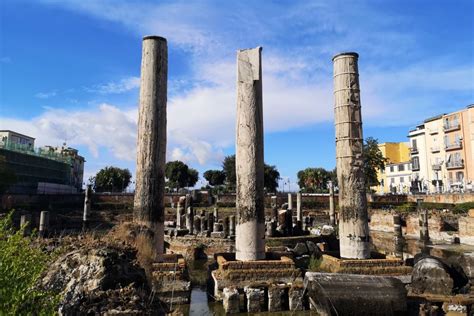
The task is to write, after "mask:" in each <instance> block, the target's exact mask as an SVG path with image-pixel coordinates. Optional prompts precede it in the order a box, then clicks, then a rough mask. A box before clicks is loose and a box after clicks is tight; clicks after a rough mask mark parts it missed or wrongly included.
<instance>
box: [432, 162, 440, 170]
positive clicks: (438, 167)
mask: <svg viewBox="0 0 474 316" xmlns="http://www.w3.org/2000/svg"><path fill="white" fill-rule="evenodd" d="M431 169H433V171H440V170H441V163H434V164H432V165H431Z"/></svg>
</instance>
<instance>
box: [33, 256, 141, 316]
mask: <svg viewBox="0 0 474 316" xmlns="http://www.w3.org/2000/svg"><path fill="white" fill-rule="evenodd" d="M135 259H136V257H135V252H134V251H132V250H131V249H117V248H112V247H100V248H91V247H89V248H82V249H79V250H75V251H72V252H69V253H67V254H65V255H63V256H61V257H60V258H58V259H57V260H56V261H55V262H54V263H53V264H51V265H50V267H49V268H48V270H47V272H46V274H45V276H44V277H43V278H42V280H41V281H40V284H39V286H40V288H41V289H43V290H54V291H57V292H60V293H61V296H62V299H61V302H60V303H59V310H58V312H59V313H60V314H63V315H74V314H104V313H105V312H107V311H109V313H117V312H118V311H120V312H124V311H126V310H129V311H130V314H132V315H133V314H143V313H145V312H146V310H147V307H146V306H145V302H147V297H148V295H149V290H148V286H147V283H146V276H145V271H144V270H143V269H142V268H140V267H139V266H138V265H137V264H136V263H135ZM112 311H113V312H112Z"/></svg>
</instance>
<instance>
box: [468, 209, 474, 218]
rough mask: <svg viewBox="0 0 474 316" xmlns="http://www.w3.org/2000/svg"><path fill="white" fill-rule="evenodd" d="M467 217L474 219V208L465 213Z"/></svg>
mask: <svg viewBox="0 0 474 316" xmlns="http://www.w3.org/2000/svg"><path fill="white" fill-rule="evenodd" d="M467 216H469V217H474V208H471V209H470V210H469V211H468V212H467Z"/></svg>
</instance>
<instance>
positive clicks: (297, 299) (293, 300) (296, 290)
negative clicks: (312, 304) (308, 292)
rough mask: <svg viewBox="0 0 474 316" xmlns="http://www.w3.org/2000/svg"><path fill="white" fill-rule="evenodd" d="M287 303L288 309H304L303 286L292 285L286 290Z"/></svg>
mask: <svg viewBox="0 0 474 316" xmlns="http://www.w3.org/2000/svg"><path fill="white" fill-rule="evenodd" d="M288 305H289V309H290V311H302V310H304V309H305V304H304V287H303V286H302V285H301V286H298V285H293V286H291V287H290V289H289V291H288Z"/></svg>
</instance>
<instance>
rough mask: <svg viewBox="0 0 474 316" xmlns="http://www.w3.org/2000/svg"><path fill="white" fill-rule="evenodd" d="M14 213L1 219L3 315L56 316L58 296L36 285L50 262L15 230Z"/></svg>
mask: <svg viewBox="0 0 474 316" xmlns="http://www.w3.org/2000/svg"><path fill="white" fill-rule="evenodd" d="M12 216H13V212H11V213H10V214H8V215H7V216H6V217H5V218H3V219H0V315H53V314H56V307H57V304H58V302H59V296H58V295H56V294H55V293H52V292H48V291H42V290H39V289H37V288H36V284H37V282H38V280H39V278H40V276H41V274H42V273H43V271H44V270H45V268H46V267H47V265H48V263H49V262H50V260H51V255H48V254H46V253H43V252H42V251H41V250H40V249H38V248H34V247H32V245H31V238H30V237H23V231H24V227H22V228H21V229H20V230H18V231H16V232H15V230H14V228H13V225H12Z"/></svg>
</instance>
